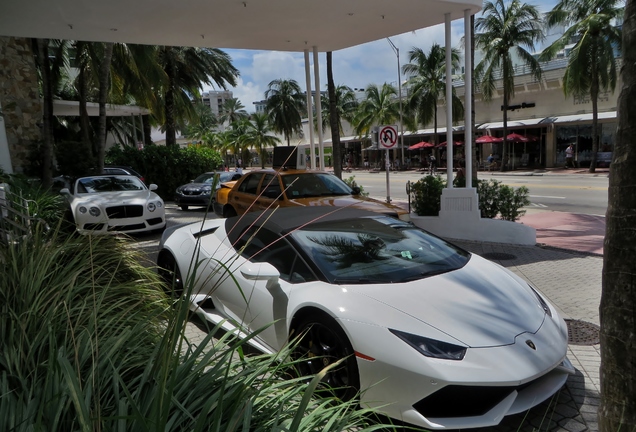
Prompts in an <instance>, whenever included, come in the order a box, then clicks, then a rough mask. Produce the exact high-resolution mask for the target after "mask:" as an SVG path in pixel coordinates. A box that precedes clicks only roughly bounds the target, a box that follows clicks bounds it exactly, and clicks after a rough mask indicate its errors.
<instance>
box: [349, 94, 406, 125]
mask: <svg viewBox="0 0 636 432" xmlns="http://www.w3.org/2000/svg"><path fill="white" fill-rule="evenodd" d="M399 118H400V108H399V101H398V99H397V91H396V90H395V87H393V86H392V85H391V84H387V83H384V84H383V85H382V87H378V86H377V85H376V84H371V85H370V86H368V87H367V89H366V90H365V99H364V100H363V101H362V102H360V105H359V106H358V112H357V113H356V115H355V118H354V120H353V123H354V127H355V129H356V133H357V134H358V135H360V136H363V135H364V136H367V135H368V134H369V132H370V131H371V128H373V126H380V125H386V124H391V123H394V122H395V121H397V120H398V119H399Z"/></svg>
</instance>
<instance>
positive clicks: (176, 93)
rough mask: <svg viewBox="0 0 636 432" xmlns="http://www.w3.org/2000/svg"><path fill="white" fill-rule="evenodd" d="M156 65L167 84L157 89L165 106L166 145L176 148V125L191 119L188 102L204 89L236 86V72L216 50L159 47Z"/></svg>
mask: <svg viewBox="0 0 636 432" xmlns="http://www.w3.org/2000/svg"><path fill="white" fill-rule="evenodd" d="M158 61H159V64H160V65H161V66H162V67H163V69H164V71H165V73H166V77H167V84H166V85H165V86H164V87H163V88H161V89H160V91H161V96H162V99H163V104H164V126H165V131H166V145H176V143H177V139H176V130H177V124H178V123H179V122H182V121H183V120H185V119H192V118H193V117H194V114H195V111H194V107H193V105H192V102H191V99H192V98H193V97H195V98H196V97H198V96H199V92H200V90H201V89H203V85H206V84H207V85H212V84H216V85H218V86H220V87H222V88H224V89H225V88H226V84H230V85H232V86H234V85H236V78H237V77H238V76H239V71H238V69H236V68H235V67H234V66H233V65H232V61H231V59H230V56H229V55H227V54H226V53H225V52H223V51H221V50H219V49H216V48H193V47H169V46H162V47H159V52H158Z"/></svg>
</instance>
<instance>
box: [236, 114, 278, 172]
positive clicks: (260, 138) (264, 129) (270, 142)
mask: <svg viewBox="0 0 636 432" xmlns="http://www.w3.org/2000/svg"><path fill="white" fill-rule="evenodd" d="M272 132H273V130H272V128H271V126H270V124H269V117H268V116H267V114H265V113H256V114H254V115H252V121H251V122H250V125H249V127H248V129H247V133H246V135H245V138H244V143H245V144H246V145H247V146H249V147H252V148H254V149H256V151H257V152H258V156H259V158H260V159H261V168H265V160H266V159H267V149H268V148H273V147H276V146H277V145H278V143H280V139H279V138H278V137H276V136H274V135H271V133H272Z"/></svg>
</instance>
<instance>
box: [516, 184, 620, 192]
mask: <svg viewBox="0 0 636 432" xmlns="http://www.w3.org/2000/svg"><path fill="white" fill-rule="evenodd" d="M505 184H506V185H508V186H526V183H505ZM532 187H533V188H537V189H580V190H596V191H606V190H607V189H608V188H607V187H596V186H567V185H546V184H540V185H536V186H532Z"/></svg>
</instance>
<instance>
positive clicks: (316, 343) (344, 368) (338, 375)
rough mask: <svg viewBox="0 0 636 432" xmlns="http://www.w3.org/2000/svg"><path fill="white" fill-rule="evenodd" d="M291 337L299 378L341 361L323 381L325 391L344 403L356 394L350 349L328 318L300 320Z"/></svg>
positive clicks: (355, 372) (355, 371) (356, 380)
mask: <svg viewBox="0 0 636 432" xmlns="http://www.w3.org/2000/svg"><path fill="white" fill-rule="evenodd" d="M294 336H297V337H299V338H300V340H296V341H295V342H292V343H296V344H297V345H296V347H295V349H294V352H293V354H292V357H293V359H294V360H299V362H298V363H297V364H296V365H295V366H296V370H297V373H298V375H299V376H312V375H315V374H317V373H318V372H320V371H321V370H322V369H324V368H325V367H327V366H329V365H332V364H333V363H335V362H337V361H338V360H341V359H344V360H343V361H342V363H340V364H339V365H338V366H336V367H335V368H333V369H331V370H330V371H329V372H328V373H327V374H326V375H325V377H324V379H323V384H324V388H325V391H328V392H330V393H331V394H332V395H334V396H336V397H338V398H339V399H341V400H343V401H348V400H350V399H352V398H353V397H355V396H356V394H357V393H358V391H359V390H360V375H359V372H358V364H357V362H356V357H355V353H354V351H353V347H352V346H351V343H350V342H349V339H348V338H347V335H346V334H345V332H344V331H343V330H342V328H341V327H340V326H339V325H338V323H336V321H334V320H333V319H332V318H331V317H328V316H326V315H322V314H320V315H313V316H308V317H307V318H305V319H303V320H301V322H300V323H299V325H298V326H297V331H296V332H294Z"/></svg>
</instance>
